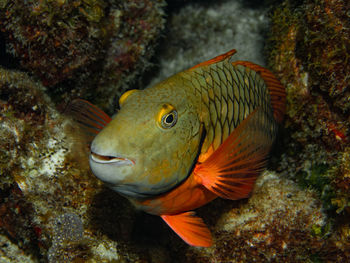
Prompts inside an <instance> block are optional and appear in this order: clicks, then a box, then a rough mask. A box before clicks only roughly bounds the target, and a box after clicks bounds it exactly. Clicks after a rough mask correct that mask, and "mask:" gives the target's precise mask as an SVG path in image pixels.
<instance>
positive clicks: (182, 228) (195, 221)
mask: <svg viewBox="0 0 350 263" xmlns="http://www.w3.org/2000/svg"><path fill="white" fill-rule="evenodd" d="M161 217H162V218H163V220H164V221H165V222H166V223H167V224H168V225H169V226H170V227H171V229H172V230H174V231H175V233H176V234H178V235H179V236H180V237H181V238H182V239H183V240H184V241H185V242H186V243H187V244H189V245H191V246H197V247H210V246H211V245H212V243H213V241H212V237H211V234H210V231H209V229H208V228H207V226H206V225H205V224H204V222H203V220H202V219H201V218H200V217H197V216H196V215H195V213H194V212H185V213H182V214H176V215H161Z"/></svg>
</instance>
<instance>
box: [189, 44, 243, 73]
mask: <svg viewBox="0 0 350 263" xmlns="http://www.w3.org/2000/svg"><path fill="white" fill-rule="evenodd" d="M236 52H237V51H236V49H232V50H230V51H227V52H226V53H224V54H221V55H219V56H216V57H215V58H212V59H210V60H208V61H204V62H202V63H199V64H197V65H195V66H194V67H192V68H190V69H195V68H198V67H202V66H208V65H211V64H214V63H217V62H220V61H223V60H225V59H227V58H230V57H232V56H233V55H234V54H235V53H236Z"/></svg>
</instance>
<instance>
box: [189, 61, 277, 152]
mask: <svg viewBox="0 0 350 263" xmlns="http://www.w3.org/2000/svg"><path fill="white" fill-rule="evenodd" d="M193 71H194V72H193V73H192V74H189V75H187V77H188V76H191V78H190V80H191V83H192V84H193V85H194V88H195V89H196V90H197V92H198V93H200V94H201V104H202V107H201V108H202V109H203V110H205V111H208V112H207V114H204V116H208V118H207V119H204V120H202V121H203V122H204V126H205V129H206V131H207V134H208V136H207V137H206V139H205V141H204V143H203V147H202V153H205V152H207V150H208V148H210V147H212V148H213V150H216V149H217V148H218V147H219V146H220V144H221V143H222V142H223V141H224V140H225V139H226V138H227V137H228V136H229V134H230V133H231V132H232V131H233V130H234V129H235V128H236V127H238V125H239V124H240V123H241V122H242V121H243V120H244V119H245V118H246V117H247V116H248V115H249V114H250V113H251V112H252V111H253V110H254V109H256V108H257V107H261V108H262V109H263V111H264V112H266V113H267V114H268V115H272V108H271V106H270V105H269V100H270V96H269V93H268V90H267V87H266V84H265V82H264V81H263V80H262V78H261V77H260V76H259V75H258V74H257V73H256V72H255V71H253V70H250V69H248V68H247V67H245V66H242V65H233V64H231V63H230V62H229V61H227V60H225V61H222V62H219V63H216V64H212V65H208V66H207V67H203V68H198V69H197V68H196V69H193Z"/></svg>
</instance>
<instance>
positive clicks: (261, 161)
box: [194, 109, 275, 200]
mask: <svg viewBox="0 0 350 263" xmlns="http://www.w3.org/2000/svg"><path fill="white" fill-rule="evenodd" d="M274 137H275V122H274V120H273V118H272V116H270V117H269V116H268V115H267V114H265V113H264V112H263V111H262V110H260V109H257V110H255V111H254V112H252V113H251V114H250V115H249V116H248V117H247V118H246V119H245V120H244V121H243V122H242V123H241V124H240V125H239V126H238V127H237V128H236V129H235V130H234V131H233V132H232V133H231V134H230V136H229V137H228V138H227V139H226V140H225V141H224V142H223V143H222V144H221V145H220V146H219V148H217V149H216V150H215V152H214V153H213V154H212V155H211V156H209V157H208V159H206V160H205V161H204V162H203V163H200V164H197V165H196V167H195V168H194V174H195V176H198V177H199V178H200V179H199V180H201V181H202V184H203V185H204V186H205V187H206V188H207V189H209V190H210V191H211V192H213V193H215V194H216V195H218V196H220V197H222V198H226V199H232V200H236V199H241V198H245V197H248V195H249V193H250V192H251V190H252V189H253V186H254V183H255V180H256V178H257V176H258V175H259V173H260V172H261V171H262V169H263V168H264V165H265V163H266V159H267V156H268V153H269V151H270V147H271V145H272V143H273V140H274Z"/></svg>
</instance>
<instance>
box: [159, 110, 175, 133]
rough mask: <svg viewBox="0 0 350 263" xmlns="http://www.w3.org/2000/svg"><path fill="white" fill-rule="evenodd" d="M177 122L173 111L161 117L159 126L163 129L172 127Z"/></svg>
mask: <svg viewBox="0 0 350 263" xmlns="http://www.w3.org/2000/svg"><path fill="white" fill-rule="evenodd" d="M176 122H177V111H176V110H173V111H171V112H169V113H167V114H164V115H163V116H162V120H161V125H162V128H164V129H169V128H171V127H173V126H174V125H175V124H176Z"/></svg>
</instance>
